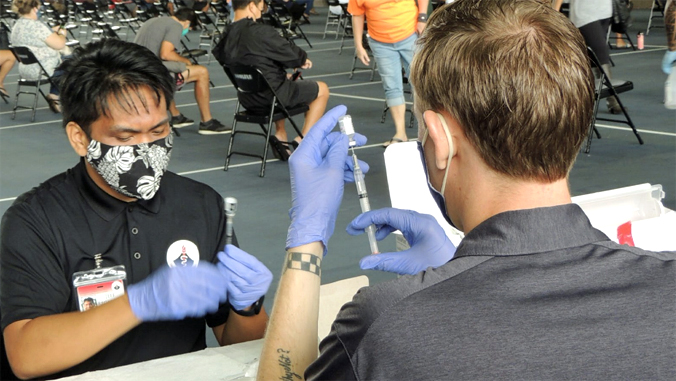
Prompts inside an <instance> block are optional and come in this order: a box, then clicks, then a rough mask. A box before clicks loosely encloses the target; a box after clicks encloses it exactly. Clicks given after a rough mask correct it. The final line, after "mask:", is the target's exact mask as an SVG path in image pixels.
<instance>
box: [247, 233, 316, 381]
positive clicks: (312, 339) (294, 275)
mask: <svg viewBox="0 0 676 381" xmlns="http://www.w3.org/2000/svg"><path fill="white" fill-rule="evenodd" d="M323 251H324V249H323V246H322V244H321V243H320V242H314V243H310V244H307V245H302V246H299V247H295V248H291V249H289V250H288V252H287V256H286V258H285V260H284V265H283V268H284V269H283V273H282V278H281V280H280V282H279V288H278V289H277V296H276V298H275V303H274V307H273V311H272V315H271V316H272V317H271V319H270V323H269V325H268V331H267V334H266V338H265V343H264V345H263V351H262V353H261V361H260V366H259V367H258V379H259V380H272V379H275V380H277V379H298V378H299V377H300V378H302V377H303V373H304V372H305V369H306V368H307V367H308V366H309V365H310V363H312V362H313V361H314V360H315V359H316V358H317V352H318V345H317V320H318V314H319V285H320V281H321V270H320V269H321V256H322V253H323ZM289 253H305V255H303V256H302V257H303V258H302V259H301V260H300V261H298V260H290V258H292V257H291V255H290V254H289ZM294 258H295V257H294ZM301 262H303V263H308V262H314V263H316V264H317V266H316V269H317V271H311V270H312V269H315V267H312V266H309V268H310V270H307V269H297V268H294V267H301V266H300V264H301ZM293 375H297V376H299V377H296V376H293ZM285 377H286V378H285Z"/></svg>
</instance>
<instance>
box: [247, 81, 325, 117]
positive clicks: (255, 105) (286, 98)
mask: <svg viewBox="0 0 676 381" xmlns="http://www.w3.org/2000/svg"><path fill="white" fill-rule="evenodd" d="M277 95H278V96H279V98H280V99H279V100H280V101H281V102H282V103H283V104H284V106H286V107H287V108H291V107H296V106H300V105H309V104H310V103H312V101H314V100H315V99H317V95H319V85H318V84H317V82H315V81H305V80H298V81H289V80H287V81H285V82H284V83H283V84H282V86H280V87H279V89H277ZM239 101H240V102H241V103H242V106H244V108H245V109H247V110H249V111H252V112H268V111H270V103H271V102H272V93H271V92H270V93H267V94H243V93H240V94H239Z"/></svg>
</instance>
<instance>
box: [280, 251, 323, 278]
mask: <svg viewBox="0 0 676 381" xmlns="http://www.w3.org/2000/svg"><path fill="white" fill-rule="evenodd" d="M321 264H322V259H321V258H319V257H318V256H316V255H313V254H308V253H298V252H289V253H287V256H286V265H285V266H284V272H286V270H288V269H292V270H301V271H307V272H311V273H313V274H316V275H318V276H320V277H321V276H322V267H321Z"/></svg>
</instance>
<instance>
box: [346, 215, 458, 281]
mask: <svg viewBox="0 0 676 381" xmlns="http://www.w3.org/2000/svg"><path fill="white" fill-rule="evenodd" d="M371 224H375V225H376V228H377V230H376V239H377V240H379V241H380V240H382V239H384V238H385V237H387V236H388V235H389V234H390V233H392V232H393V231H395V230H400V231H401V232H402V233H403V235H404V238H406V240H407V241H408V243H409V245H410V246H411V248H410V249H408V250H404V251H399V252H394V253H382V254H376V255H369V256H367V257H364V258H362V259H361V261H360V262H359V265H360V267H361V268H362V269H363V270H381V271H388V272H393V273H397V274H410V275H413V274H417V273H419V272H420V271H422V270H425V269H426V268H428V267H438V266H441V265H443V264H445V263H447V262H448V261H450V260H451V259H452V258H453V255H454V254H455V245H453V243H452V242H451V240H450V239H448V237H447V236H446V233H445V232H444V229H442V227H441V226H439V224H438V223H437V220H435V219H434V217H432V216H430V215H427V214H420V213H417V212H414V211H412V210H402V209H394V208H384V209H378V210H372V211H370V212H366V213H363V214H360V215H359V216H357V218H355V219H354V220H352V222H351V223H350V224H349V225H348V226H347V233H348V234H351V235H358V234H362V233H364V229H365V228H366V227H367V226H369V225H371Z"/></svg>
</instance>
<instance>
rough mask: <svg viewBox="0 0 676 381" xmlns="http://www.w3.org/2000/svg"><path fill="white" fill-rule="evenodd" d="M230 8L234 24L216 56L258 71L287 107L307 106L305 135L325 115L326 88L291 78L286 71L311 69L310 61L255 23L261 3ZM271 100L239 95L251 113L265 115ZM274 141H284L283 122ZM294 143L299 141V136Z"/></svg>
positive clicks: (237, 2) (254, 0)
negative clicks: (252, 67) (232, 10)
mask: <svg viewBox="0 0 676 381" xmlns="http://www.w3.org/2000/svg"><path fill="white" fill-rule="evenodd" d="M232 6H233V8H234V10H235V22H233V23H232V24H230V25H229V26H228V27H227V28H226V30H225V34H224V37H223V41H222V42H220V43H219V44H218V45H217V46H216V48H215V49H214V50H216V52H215V55H216V56H217V57H222V59H221V60H222V62H221V63H222V64H225V65H226V66H233V65H250V66H254V67H256V68H257V69H260V70H261V72H263V75H264V76H265V78H266V79H267V80H268V82H270V85H271V86H272V88H274V89H275V91H276V92H277V95H278V96H279V98H280V101H281V102H282V103H283V104H284V105H285V106H286V107H294V106H298V105H301V104H306V105H308V106H309V107H310V109H309V110H308V111H307V112H306V113H305V123H303V130H302V133H303V135H305V134H306V133H307V132H308V131H309V130H310V128H311V127H312V125H314V124H315V122H317V120H319V118H320V117H321V116H322V114H323V113H324V109H325V108H326V102H327V101H328V100H329V88H328V86H326V83H324V82H315V81H305V80H302V81H301V80H298V81H294V80H292V79H291V78H290V76H289V75H288V74H287V72H286V69H299V68H300V69H310V68H311V67H312V61H310V60H309V59H308V58H307V53H305V51H304V50H303V49H301V48H299V47H297V46H296V45H294V44H291V43H290V42H289V41H287V40H286V39H284V38H283V37H281V36H280V35H279V33H278V32H277V30H276V29H275V28H273V27H271V26H269V25H265V24H263V23H260V22H257V21H256V20H258V19H260V17H261V14H262V12H263V8H264V7H265V2H264V1H263V0H232ZM272 97H273V95H272V93H271V92H269V91H268V92H266V93H262V94H238V98H239V101H240V102H241V103H242V106H244V107H245V108H246V109H247V110H250V111H262V112H267V111H268V110H269V109H270V103H271V102H272ZM275 138H276V139H277V140H279V141H282V142H286V141H287V135H286V130H285V129H284V120H281V121H279V122H277V123H276V132H275ZM295 141H296V142H300V137H296V138H295ZM274 146H275V145H274V144H273V147H274ZM279 153H280V154H283V153H282V152H279ZM287 155H288V153H287Z"/></svg>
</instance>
